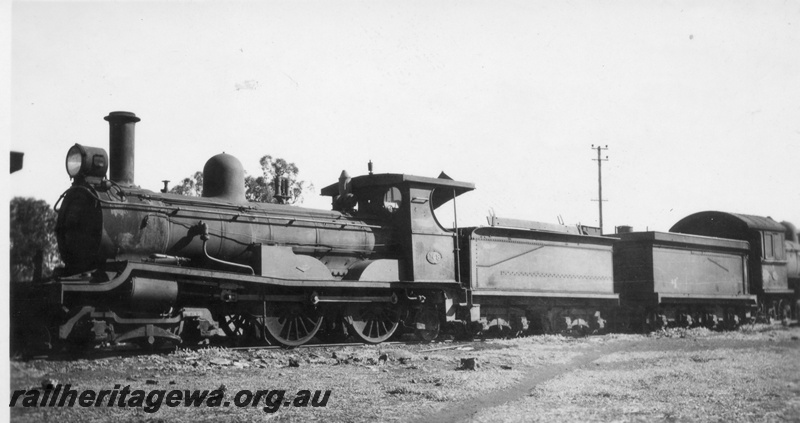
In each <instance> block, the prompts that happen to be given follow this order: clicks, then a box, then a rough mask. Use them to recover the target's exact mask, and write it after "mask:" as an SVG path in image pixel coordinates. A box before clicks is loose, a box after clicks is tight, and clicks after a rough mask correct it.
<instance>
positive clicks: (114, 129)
mask: <svg viewBox="0 0 800 423" xmlns="http://www.w3.org/2000/svg"><path fill="white" fill-rule="evenodd" d="M104 119H105V120H106V121H108V126H109V133H108V143H109V146H108V147H109V164H110V171H109V179H111V180H112V181H114V182H116V183H117V184H119V185H122V186H133V185H134V178H133V176H134V169H133V165H134V155H135V137H134V125H136V122H139V121H140V120H141V119H139V118H138V117H136V115H135V114H133V113H131V112H111V113H109V114H108V116H106V117H105V118H104Z"/></svg>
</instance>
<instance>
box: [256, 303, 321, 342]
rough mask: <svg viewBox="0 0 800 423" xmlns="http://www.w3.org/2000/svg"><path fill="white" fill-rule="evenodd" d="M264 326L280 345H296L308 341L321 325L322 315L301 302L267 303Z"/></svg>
mask: <svg viewBox="0 0 800 423" xmlns="http://www.w3.org/2000/svg"><path fill="white" fill-rule="evenodd" d="M266 314H267V316H266V317H267V318H266V321H265V322H264V328H265V329H266V330H267V334H269V336H270V337H271V338H272V339H274V340H275V341H277V342H278V343H279V344H281V345H286V346H287V347H297V346H300V345H303V344H305V343H306V342H308V341H310V340H311V338H313V337H314V336H315V335H316V334H317V332H318V331H319V328H320V327H321V326H322V315H321V314H319V313H318V312H317V310H315V309H314V308H313V307H310V306H307V305H305V304H301V303H267V313H266Z"/></svg>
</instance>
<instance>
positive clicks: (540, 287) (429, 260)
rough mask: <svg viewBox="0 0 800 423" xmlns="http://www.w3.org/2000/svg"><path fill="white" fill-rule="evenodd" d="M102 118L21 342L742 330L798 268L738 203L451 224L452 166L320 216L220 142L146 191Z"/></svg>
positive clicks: (768, 310) (24, 318)
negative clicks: (258, 182) (196, 166)
mask: <svg viewBox="0 0 800 423" xmlns="http://www.w3.org/2000/svg"><path fill="white" fill-rule="evenodd" d="M105 119H106V120H107V121H108V122H109V124H110V156H109V155H107V154H106V152H105V151H104V150H103V149H100V148H93V147H85V146H81V145H78V144H76V145H75V146H73V147H72V148H70V150H69V152H68V154H67V164H66V167H67V173H68V174H69V176H70V178H72V181H73V183H72V186H71V187H70V188H69V189H68V190H67V191H66V192H65V193H64V194H63V195H62V197H61V198H60V199H59V202H58V203H57V209H58V224H57V237H58V243H59V249H60V252H61V256H62V259H63V261H64V264H65V266H64V268H63V269H60V271H59V273H58V276H57V277H55V278H53V279H52V280H48V281H44V282H41V283H36V284H28V286H27V287H25V289H24V290H20V289H17V290H16V291H15V292H16V293H17V294H18V295H17V296H18V298H16V299H15V300H14V301H13V304H14V306H15V309H14V310H13V312H12V315H13V320H14V322H12V326H13V328H14V334H15V335H17V336H19V337H21V338H23V339H24V341H20V342H23V343H25V344H26V345H29V346H32V345H36V346H54V345H57V344H58V345H62V344H69V345H85V344H96V343H136V344H140V345H144V346H153V345H158V344H162V343H168V344H180V343H183V344H191V343H196V342H201V341H203V340H204V339H207V338H211V337H215V336H221V335H224V336H225V337H227V338H229V339H233V340H235V341H237V342H240V341H241V342H266V343H273V344H280V345H285V346H298V345H302V344H304V343H306V342H309V341H310V340H312V339H314V338H316V339H319V340H323V341H325V340H333V339H337V338H339V339H341V338H345V337H349V336H352V337H353V338H355V339H356V340H359V341H363V342H367V343H380V342H383V341H386V340H387V339H389V338H390V337H392V336H394V335H398V334H400V333H413V334H414V335H416V336H417V337H418V338H420V339H422V340H431V339H434V338H436V337H437V336H438V335H439V334H440V332H441V331H442V330H444V329H447V330H453V331H458V332H461V333H467V334H469V333H476V332H481V331H484V332H486V331H496V332H497V333H499V334H506V335H511V334H519V333H548V332H549V333H552V332H560V331H565V330H571V331H583V332H588V331H603V330H608V329H615V328H616V329H620V330H630V329H640V328H642V325H645V327H646V328H657V327H663V326H665V325H667V324H684V325H696V324H702V325H706V326H709V327H722V326H728V327H733V326H735V325H736V324H738V323H740V322H742V321H744V320H747V319H751V318H752V317H753V316H755V315H756V314H758V313H759V311H760V312H761V314H765V315H771V316H772V317H784V316H783V315H784V314H785V313H786V312H787V310H788V307H789V306H790V305H791V304H792V302H793V300H792V298H793V293H792V291H791V290H790V287H789V285H788V284H789V280H790V279H792V280H794V279H798V278H800V269H799V268H798V267H799V265H798V263H799V262H800V260H798V254H799V253H798V250H800V247H798V243H797V233H796V230H795V229H794V228H793V227H791V226H790V225H780V224H777V223H775V222H774V221H772V220H771V219H764V218H756V217H752V216H745V215H733V214H725V213H706V214H703V213H700V214H697V215H693V216H689V217H687V218H686V219H684V220H682V221H681V222H679V223H678V224H676V225H675V227H673V228H672V232H681V234H679V233H659V232H642V233H623V234H618V235H615V236H602V235H601V234H600V233H599V231H598V230H596V229H595V228H588V227H568V226H563V225H552V224H544V223H537V222H529V221H521V220H509V219H502V218H499V217H496V216H491V217H490V221H489V226H486V227H463V228H462V227H458V224H457V219H456V222H455V224H454V227H453V228H445V227H444V226H443V225H442V224H441V222H439V221H438V220H437V218H436V215H435V213H434V211H435V210H436V209H437V208H439V207H442V206H443V205H445V204H446V203H449V202H450V201H451V200H452V207H453V208H454V211H456V201H457V198H458V196H460V195H461V194H464V193H466V192H468V191H471V190H473V189H474V188H475V187H474V185H473V184H470V183H465V182H457V181H454V180H452V179H450V178H449V177H447V176H446V175H445V174H442V175H440V176H439V177H438V178H428V177H418V176H411V175H404V174H372V172H370V174H368V175H362V176H357V177H353V178H350V177H349V176H348V175H347V174H346V172H343V173H342V175H341V177H340V179H339V181H338V183H336V184H333V185H330V186H327V187H325V188H323V189H322V192H321V193H322V195H325V196H329V197H331V200H332V209H333V210H332V211H322V210H310V209H304V208H299V207H294V206H289V205H280V204H263V203H250V202H247V201H246V200H245V196H244V186H243V180H244V173H243V170H242V166H241V163H240V162H239V161H238V160H237V159H236V158H234V157H233V156H230V155H227V154H220V155H217V156H215V157H212V158H211V159H210V160H209V161H208V162H207V163H206V165H205V167H204V169H203V174H204V189H203V197H201V198H198V197H186V196H180V195H173V194H167V193H163V192H153V191H148V190H144V189H141V188H139V187H137V186H136V185H135V184H134V125H135V123H136V122H138V121H139V118H137V117H136V116H135V115H134V114H132V113H128V112H112V113H110V114H109V115H108V116H106V118H105ZM109 168H110V174H109V177H108V178H106V173H107V171H108V170H109ZM456 216H457V214H456ZM690 234H691V235H690ZM785 236H786V237H788V238H787V239H788V240H787V241H785V240H784V237H785ZM759 237H760V238H759Z"/></svg>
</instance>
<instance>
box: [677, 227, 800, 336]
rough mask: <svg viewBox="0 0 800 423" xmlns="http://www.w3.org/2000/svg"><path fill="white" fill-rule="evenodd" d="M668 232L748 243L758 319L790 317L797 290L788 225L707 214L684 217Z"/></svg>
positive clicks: (748, 263)
mask: <svg viewBox="0 0 800 423" xmlns="http://www.w3.org/2000/svg"><path fill="white" fill-rule="evenodd" d="M669 231H670V232H675V233H685V234H694V235H702V236H711V237H717V238H728V239H738V240H742V241H747V242H748V243H749V245H750V254H749V258H748V262H747V269H748V275H749V278H750V293H752V294H755V295H757V296H758V316H759V318H761V319H766V320H771V319H787V318H789V317H790V316H791V314H792V304H793V303H794V290H793V289H792V287H791V286H790V285H789V272H790V262H789V260H787V249H786V247H787V243H786V232H787V228H786V226H784V225H782V224H780V223H778V222H776V221H774V220H773V219H772V218H770V217H762V216H754V215H748V214H739V213H728V212H721V211H705V212H699V213H695V214H691V215H689V216H686V217H684V218H683V219H681V220H680V221H678V222H677V223H675V225H673V226H672V228H670V230H669ZM793 271H794V270H793Z"/></svg>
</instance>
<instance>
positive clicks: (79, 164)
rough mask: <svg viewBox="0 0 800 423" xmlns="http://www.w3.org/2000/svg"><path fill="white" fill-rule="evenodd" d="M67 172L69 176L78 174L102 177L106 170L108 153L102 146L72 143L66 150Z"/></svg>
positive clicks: (73, 176) (72, 176)
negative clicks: (85, 145)
mask: <svg viewBox="0 0 800 423" xmlns="http://www.w3.org/2000/svg"><path fill="white" fill-rule="evenodd" d="M66 164H67V174H68V175H69V177H70V178H75V177H78V176H84V177H85V176H96V177H103V176H105V175H106V171H107V170H108V153H106V151H105V150H103V149H102V148H97V147H84V146H82V145H80V144H75V145H73V146H72V147H71V148H70V149H69V151H68V152H67V161H66Z"/></svg>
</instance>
